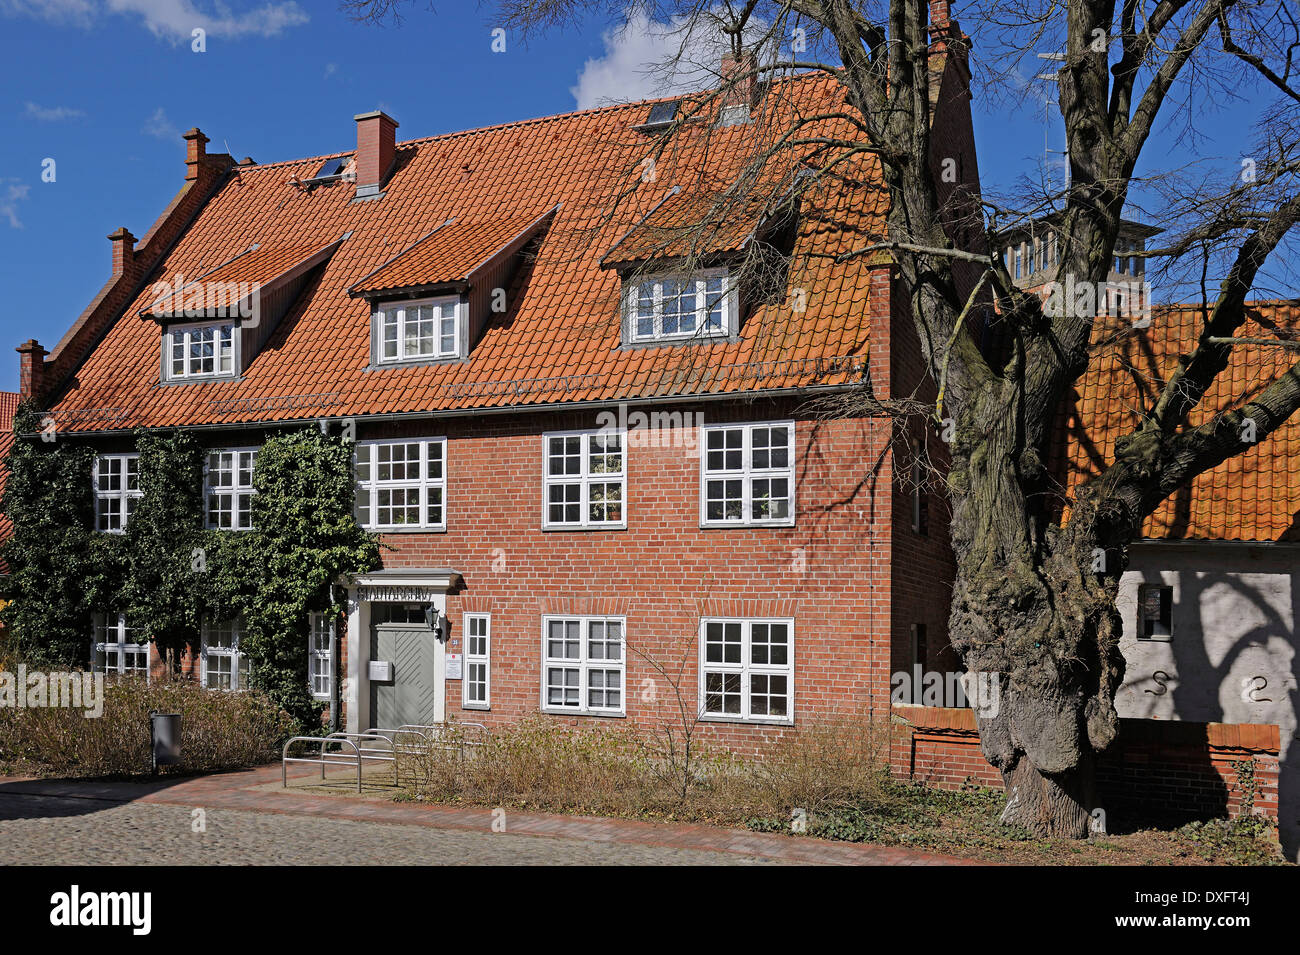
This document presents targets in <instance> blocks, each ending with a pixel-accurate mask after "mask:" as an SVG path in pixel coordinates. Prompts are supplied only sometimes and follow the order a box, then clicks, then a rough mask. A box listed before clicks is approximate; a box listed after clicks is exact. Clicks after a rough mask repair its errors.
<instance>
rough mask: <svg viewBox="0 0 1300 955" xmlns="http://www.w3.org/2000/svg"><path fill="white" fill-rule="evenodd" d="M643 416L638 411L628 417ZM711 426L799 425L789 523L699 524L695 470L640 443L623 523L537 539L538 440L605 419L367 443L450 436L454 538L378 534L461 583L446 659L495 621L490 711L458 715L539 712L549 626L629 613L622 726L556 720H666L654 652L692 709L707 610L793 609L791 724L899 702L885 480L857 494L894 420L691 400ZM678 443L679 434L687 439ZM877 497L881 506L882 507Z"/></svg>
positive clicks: (745, 745) (448, 428)
mask: <svg viewBox="0 0 1300 955" xmlns="http://www.w3.org/2000/svg"><path fill="white" fill-rule="evenodd" d="M632 410H636V409H635V408H634V409H632ZM680 410H682V411H701V410H702V411H703V412H704V415H705V423H722V422H724V421H766V420H778V419H784V418H789V417H797V418H798V420H797V423H796V429H795V440H796V468H795V471H796V479H797V483H796V487H797V491H796V524H795V526H794V527H793V528H778V529H773V528H726V529H713V528H709V529H702V528H700V526H699V494H700V479H699V460H698V458H697V457H695V456H694V454H692V453H689V452H688V451H686V450H684V449H683V448H682V447H674V446H672V443H673V440H674V437H673V433H672V432H668V433H667V435H666V438H665V439H663V444H666V445H667V446H662V445H661V446H660V447H631V448H629V451H628V458H627V475H628V480H627V509H628V529H627V530H601V531H542V530H541V529H540V528H541V519H542V516H541V500H542V447H541V445H542V441H541V434H542V433H543V432H546V431H552V430H556V431H558V430H569V429H579V428H595V427H598V422H597V420H596V417H595V412H586V413H583V414H577V413H567V414H550V415H533V416H529V417H526V418H523V417H512V418H509V419H507V418H495V417H482V418H477V419H453V420H450V421H444V422H442V423H439V424H427V425H419V424H405V425H403V426H401V427H400V428H399V427H387V428H384V429H383V430H382V431H378V430H373V429H367V428H365V427H363V428H362V429H361V430H360V431H359V433H358V439H360V440H366V439H369V438H375V437H380V436H394V435H398V434H405V435H411V436H415V435H425V436H429V437H434V436H440V435H444V434H445V435H446V436H447V438H448V449H447V460H448V490H447V500H448V512H447V513H448V530H447V531H446V532H445V533H409V534H385V535H384V536H383V543H384V547H385V550H384V554H383V559H384V565H385V567H389V568H395V567H434V568H436V567H450V568H453V569H455V570H457V571H459V572H460V573H461V574H462V575H463V578H464V583H463V586H461V587H460V588H459V589H458V590H457V591H456V592H455V593H453V594H452V595H450V596H449V598H448V604H447V612H448V617H449V619H450V621H451V625H452V631H451V638H452V640H453V641H455V642H454V643H452V644H450V645H449V647H448V649H449V651H450V652H457V653H463V651H464V641H463V621H462V615H463V614H464V613H466V612H488V613H491V614H492V653H491V680H492V685H491V710H490V711H489V712H484V711H481V710H465V711H463V712H462V710H461V707H460V700H461V685H460V681H455V680H450V681H448V682H447V699H448V713H449V714H455V715H456V716H457V717H459V718H462V719H466V720H473V721H476V722H483V723H487V724H489V725H500V724H502V723H506V722H512V721H515V720H518V719H519V718H521V717H523V716H525V715H528V714H531V713H535V712H537V711H538V710H539V709H540V697H541V669H542V667H541V620H542V616H543V614H547V613H569V612H572V613H600V614H606V613H608V614H622V615H626V617H627V641H628V644H629V648H630V652H629V653H628V662H627V673H626V687H627V704H626V706H627V714H628V718H627V719H620V718H611V717H604V716H574V715H568V714H566V715H563V716H555V717H553V718H554V719H557V720H563V721H567V722H572V723H575V724H581V725H595V724H606V725H614V726H624V725H628V724H634V725H638V726H641V727H642V728H646V727H653V726H655V725H660V724H662V723H664V722H669V721H672V720H674V719H676V717H675V716H674V710H675V701H676V696H675V693H674V691H673V690H672V685H671V682H670V681H668V680H666V679H665V677H664V676H663V675H662V674H659V673H657V672H656V670H655V668H654V667H653V666H652V665H651V664H650V663H649V662H647V661H646V660H645V659H644V658H643V655H648V656H649V657H650V658H651V659H652V660H654V661H656V662H659V663H660V664H662V665H665V666H666V668H667V669H669V670H671V671H672V672H674V673H676V672H677V671H678V669H679V668H680V672H681V674H682V675H681V679H680V681H679V685H680V686H681V687H682V688H683V691H684V694H685V696H686V697H687V698H688V699H689V700H690V701H691V706H692V707H693V706H694V701H695V698H696V686H697V672H698V671H697V663H698V659H699V651H698V642H697V632H698V625H699V619H700V618H701V617H703V616H724V615H726V616H754V617H783V616H788V617H793V618H794V621H795V634H794V641H795V676H794V704H793V709H794V714H795V720H796V727H797V726H799V725H807V724H808V723H809V722H810V721H815V720H819V719H823V718H827V717H830V716H831V715H833V714H837V713H838V714H842V715H846V716H847V715H849V714H861V715H864V716H865V715H869V714H871V713H872V712H880V711H882V710H883V708H884V707H885V706H887V700H888V658H889V644H888V641H889V613H890V592H889V588H890V574H891V571H890V563H889V561H890V547H889V539H890V529H889V521H890V506H889V500H888V497H889V485H888V483H887V482H886V483H885V484H884V485H883V486H880V487H878V488H876V489H875V490H870V491H862V490H861V484H862V476H863V472H864V462H866V461H872V460H874V459H875V458H876V457H877V456H878V454H879V452H880V449H881V447H882V443H883V442H884V441H885V440H886V439H887V436H888V433H889V427H888V424H887V423H885V422H879V421H870V420H862V419H851V420H838V421H816V420H812V419H809V418H808V417H807V416H806V415H805V416H802V417H799V416H796V415H795V406H794V405H792V404H791V403H789V402H786V403H775V402H766V401H764V402H757V401H756V402H752V403H745V404H738V405H734V406H730V407H724V406H722V405H719V404H709V405H706V406H686V407H682V408H681V409H680ZM679 440H680V439H679ZM882 495H883V498H882ZM702 732H703V734H704V735H705V736H706V737H708V738H710V739H712V740H714V741H717V742H719V743H725V744H726V745H728V746H731V747H734V748H736V749H738V750H741V751H745V750H753V749H754V748H756V747H758V746H759V745H760V744H761V742H762V741H763V740H764V739H769V738H772V737H774V736H778V735H780V734H782V733H784V732H786V730H785V729H784V728H781V727H758V726H753V725H734V724H709V725H708V726H707V727H706V728H705V729H704V730H703V731H702Z"/></svg>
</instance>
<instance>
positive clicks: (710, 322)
mask: <svg viewBox="0 0 1300 955" xmlns="http://www.w3.org/2000/svg"><path fill="white" fill-rule="evenodd" d="M736 302H737V297H736V294H735V289H734V288H733V285H732V281H731V277H730V276H729V275H728V274H727V272H726V270H725V269H709V270H707V271H703V272H698V273H695V274H693V275H660V276H653V277H647V278H645V279H643V280H642V281H639V282H635V283H631V284H629V285H628V287H627V290H626V291H625V293H624V309H625V312H626V315H627V327H628V339H629V340H630V341H633V342H656V341H682V340H686V339H691V338H718V337H725V336H727V335H730V334H731V333H732V332H733V331H734V330H735V328H736V325H737V321H736V318H737V315H736V312H737V305H736Z"/></svg>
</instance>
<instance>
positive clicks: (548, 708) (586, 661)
mask: <svg viewBox="0 0 1300 955" xmlns="http://www.w3.org/2000/svg"><path fill="white" fill-rule="evenodd" d="M555 622H562V623H566V624H567V623H575V622H576V623H577V624H578V656H577V657H552V656H551V655H550V648H549V646H548V642H549V641H548V638H549V636H550V628H551V624H552V623H555ZM593 623H602V624H611V623H616V624H618V626H619V658H618V660H617V661H616V662H613V661H611V660H610V659H609V658H599V657H591V656H590V638H591V624H593ZM557 668H558V669H566V670H577V671H578V705H577V706H565V705H563V704H555V703H551V702H549V701H548V699H547V697H548V695H549V694H548V692H547V691H548V689H549V686H548V677H549V675H550V674H549V671H550V670H551V669H557ZM614 669H617V670H618V672H619V685H618V700H619V705H618V707H617V708H614V707H594V706H591V705H590V704H589V696H588V692H589V690H590V689H591V685H590V679H591V672H592V671H593V670H604V671H607V672H608V671H610V670H614ZM541 689H542V696H541V708H542V712H543V713H569V714H575V715H578V716H626V715H627V618H626V617H622V616H606V615H602V614H549V615H546V616H543V617H542V687H541ZM604 689H606V690H608V689H609V687H608V686H606V687H604Z"/></svg>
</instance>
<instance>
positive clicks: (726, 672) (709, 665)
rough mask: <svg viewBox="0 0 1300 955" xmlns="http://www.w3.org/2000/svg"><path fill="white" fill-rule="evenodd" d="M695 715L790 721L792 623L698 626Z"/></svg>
mask: <svg viewBox="0 0 1300 955" xmlns="http://www.w3.org/2000/svg"><path fill="white" fill-rule="evenodd" d="M700 715H701V717H702V718H703V719H709V720H745V721H750V722H756V723H793V722H794V621H793V620H789V619H771V620H765V619H764V620H741V619H735V618H725V617H724V618H715V619H706V620H703V621H701V623H700Z"/></svg>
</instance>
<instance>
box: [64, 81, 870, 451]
mask: <svg viewBox="0 0 1300 955" xmlns="http://www.w3.org/2000/svg"><path fill="white" fill-rule="evenodd" d="M778 90H779V91H780V95H779V96H778V94H777V92H776V91H778ZM767 95H768V100H769V102H768V104H767V106H765V111H766V112H767V113H769V114H771V113H773V112H775V113H777V116H776V119H775V121H776V122H778V123H785V124H787V125H788V123H789V122H790V120H791V119H793V118H794V117H799V116H810V115H813V114H827V115H830V114H834V113H842V112H843V111H844V110H845V109H846V108H847V107H845V105H844V102H843V92H842V90H841V89H839V88H838V86H837V85H836V84H835V83H834V81H833V80H830V79H827V78H822V77H812V76H809V77H805V78H801V79H796V80H791V81H788V82H786V83H784V84H776V86H774V91H773V92H769V93H768V94H767ZM774 104H775V105H774ZM830 107H833V108H830ZM646 108H647V104H646V103H640V104H633V105H628V106H613V107H607V108H602V109H595V110H587V111H584V112H577V113H570V114H566V115H560V116H551V117H546V118H542V119H535V120H529V121H525V122H517V123H509V124H506V125H503V126H495V127H490V128H486V129H478V130H473V131H469V132H464V133H453V134H449V135H444V136H436V137H432V138H428V139H417V140H412V141H409V142H404V143H398V145H397V149H396V160H395V162H394V172H393V173H392V175H391V178H390V179H389V180H388V182H387V183H386V185H385V187H384V193H383V195H382V197H380V198H376V199H369V200H362V201H359V200H357V199H356V198H355V190H354V188H353V187H352V186H351V185H350V184H349V183H348V182H346V181H344V180H338V181H334V182H331V183H325V184H322V185H319V186H316V187H315V188H311V189H303V188H299V186H300V184H301V180H303V179H304V178H306V177H310V176H311V175H313V174H314V173H315V172H316V171H317V170H318V169H320V168H321V167H322V163H323V161H324V160H326V159H328V158H330V157H325V156H313V157H311V158H307V159H301V160H295V161H292V162H281V163H271V164H266V165H240V166H239V167H237V169H236V170H235V171H234V172H233V173H231V174H230V176H229V179H228V181H226V182H225V183H224V184H223V185H222V186H221V187H220V188H219V189H218V190H217V191H216V192H215V194H214V195H213V197H212V198H211V199H210V200H209V201H208V202H207V203H206V204H205V206H204V207H203V208H202V210H201V211H200V212H199V214H198V215H197V217H196V218H195V220H194V221H193V223H192V224H191V225H190V226H189V227H188V229H186V231H185V233H184V234H183V235H182V236H181V237H180V239H179V240H178V241H177V242H176V244H175V246H174V247H173V248H172V249H171V250H170V251H169V252H168V253H167V254H166V256H165V258H164V260H163V261H162V263H161V265H160V266H159V267H158V268H157V269H155V270H154V272H153V273H152V274H151V275H150V276H149V277H148V280H147V281H148V283H155V282H158V281H168V282H170V281H172V280H173V276H175V275H182V276H185V277H186V278H187V279H188V278H189V277H191V276H203V275H224V274H226V273H228V272H230V273H233V272H237V271H239V270H240V269H241V268H242V266H241V265H240V264H239V263H240V262H241V261H243V262H244V264H245V265H247V264H249V263H253V264H257V265H258V269H257V271H258V272H259V273H260V272H261V271H263V270H264V269H263V267H265V271H274V270H275V269H277V268H280V267H281V265H284V264H285V263H289V262H290V261H291V260H294V259H295V257H296V256H298V254H299V253H300V252H302V251H303V250H312V249H317V250H319V249H323V248H325V247H327V246H328V245H329V244H330V243H334V242H337V241H338V240H339V238H340V236H343V235H345V234H349V237H348V238H347V239H346V241H343V242H342V244H341V245H339V247H338V249H337V250H336V251H335V252H334V254H333V255H332V256H331V257H330V258H329V259H328V261H327V262H325V263H324V265H323V267H322V268H321V269H320V271H319V273H318V274H316V275H314V276H313V277H312V278H311V279H310V280H309V281H308V282H306V283H305V285H304V287H303V289H302V291H301V293H300V294H299V295H298V298H297V300H296V301H295V302H294V303H293V304H292V306H291V307H289V309H288V311H287V313H286V314H285V315H284V316H283V318H282V319H280V320H279V322H278V324H277V325H276V327H275V329H274V331H273V332H272V333H271V335H270V337H269V339H268V340H267V341H266V344H265V347H263V348H261V349H260V350H259V352H258V353H257V354H256V355H253V356H252V357H251V360H249V361H247V362H246V363H245V367H244V368H243V372H242V374H241V376H240V377H239V378H238V379H237V380H230V381H212V382H204V383H194V384H183V385H161V384H160V383H159V347H160V341H159V336H160V332H159V329H158V327H157V325H156V324H155V323H153V322H149V321H141V320H140V319H139V318H138V317H137V316H138V315H140V313H141V312H142V311H143V310H145V309H147V308H149V307H150V306H151V305H152V303H153V301H154V299H155V298H156V297H157V296H156V295H151V294H150V290H149V288H148V287H146V288H144V289H143V290H142V291H141V293H140V295H138V296H137V297H136V300H135V301H134V302H132V303H131V304H130V305H129V306H128V307H127V308H126V310H125V315H126V316H129V318H130V320H122V319H119V320H117V321H116V322H115V323H113V325H112V326H111V327H110V328H109V329H108V330H107V332H106V334H105V335H104V337H103V340H102V341H101V342H99V343H98V345H96V347H95V348H94V349H93V350H92V351H91V352H90V354H89V355H88V357H87V358H86V359H85V360H84V362H82V364H81V365H80V366H79V367H77V368H75V369H74V370H73V372H72V374H71V375H70V376H69V377H68V379H67V382H66V383H65V384H63V385H62V386H60V390H59V391H57V392H56V393H55V394H54V395H53V398H52V408H53V410H54V412H55V414H56V417H57V419H58V421H59V427H60V430H61V431H65V432H66V431H78V430H80V431H93V430H120V429H124V428H134V427H139V426H147V427H159V426H176V425H198V424H223V423H231V424H233V423H240V422H258V421H267V420H286V419H294V418H305V419H311V418H319V417H322V416H331V417H337V416H352V415H355V416H364V415H377V414H390V413H408V412H411V413H414V412H441V411H454V410H460V409H465V410H473V409H489V408H504V407H510V408H521V409H522V408H527V407H530V406H537V405H547V404H551V403H555V402H578V401H596V400H600V401H616V400H642V399H653V398H657V397H663V396H678V395H709V394H727V393H735V392H742V391H745V392H752V391H755V390H765V389H785V388H794V387H806V386H816V385H833V384H840V383H845V382H847V381H850V380H856V379H857V378H858V377H860V374H861V366H862V364H863V362H862V359H863V357H864V356H865V353H866V349H867V330H868V320H869V319H868V316H869V309H868V308H867V295H868V288H869V286H870V273H871V269H872V268H873V267H876V266H878V265H879V262H877V261H875V260H871V261H868V260H867V259H866V258H865V257H861V258H851V259H849V260H847V261H842V262H837V261H836V258H835V257H836V256H837V255H839V254H840V253H843V252H846V251H849V250H851V249H854V248H858V247H860V246H861V245H862V244H863V243H864V242H869V241H870V238H869V237H870V236H872V235H879V234H881V233H882V232H883V226H882V224H881V222H880V212H881V210H882V208H883V206H882V197H883V195H884V190H883V188H882V186H881V179H880V176H879V172H878V166H877V165H876V162H875V160H874V159H872V158H870V157H864V158H863V159H862V160H861V162H860V163H859V164H858V165H857V166H856V167H855V168H853V169H850V168H847V167H841V168H840V170H839V172H840V175H839V176H837V177H830V176H827V177H825V181H824V182H823V183H822V184H820V185H817V186H815V187H814V192H813V194H812V195H811V196H810V198H809V199H808V200H806V201H805V211H807V210H811V212H812V214H808V215H803V214H801V217H800V220H799V222H800V224H799V226H798V228H797V235H795V237H794V239H793V243H794V245H793V248H794V256H793V261H792V264H791V267H790V274H789V278H788V284H789V287H790V288H791V289H799V290H801V292H802V295H801V296H800V304H801V305H803V304H805V303H806V308H803V309H800V310H795V309H792V308H791V307H790V306H789V305H788V304H786V303H785V302H780V303H775V302H769V303H767V304H758V305H757V306H756V307H755V308H753V309H752V310H751V311H750V312H749V314H748V315H747V317H746V319H745V322H744V325H743V327H742V329H741V330H740V333H739V335H738V337H737V338H736V339H735V340H726V341H722V340H718V341H715V342H709V343H693V344H691V345H688V346H676V347H673V346H665V347H636V348H625V347H623V345H622V342H621V326H620V314H619V311H620V310H619V301H620V291H621V285H620V282H621V279H620V276H619V274H618V273H617V271H616V270H613V269H602V268H601V266H600V260H601V258H602V257H603V256H605V255H606V253H608V252H609V251H610V250H611V249H613V248H614V246H615V244H616V243H617V242H618V240H619V239H620V238H621V237H623V236H624V235H626V234H627V233H628V231H629V229H631V228H632V227H633V226H635V225H636V224H637V222H638V221H639V220H640V219H641V218H642V217H643V216H644V215H645V213H646V212H648V211H649V210H650V209H651V208H652V207H653V206H654V205H655V204H656V203H657V202H659V201H660V200H661V199H662V197H663V196H664V194H665V193H666V192H667V191H668V190H670V189H671V188H672V187H673V186H675V185H676V186H680V187H681V189H682V192H683V193H688V194H710V193H717V192H720V191H721V190H723V189H725V187H726V185H727V184H728V183H731V182H734V181H735V179H736V175H737V170H738V169H740V168H741V167H742V166H743V164H744V162H745V160H746V159H748V158H749V157H751V156H752V155H753V154H754V152H755V150H756V149H757V148H758V146H757V145H756V142H761V136H762V132H761V124H759V123H757V122H755V123H752V124H743V123H741V124H736V125H731V126H727V127H714V126H712V125H711V124H709V123H706V122H700V123H696V124H687V125H686V126H685V127H684V128H683V134H682V136H681V137H680V138H679V139H678V141H677V142H676V143H675V144H674V146H673V148H672V149H670V150H667V151H665V153H664V154H663V155H661V156H660V157H659V158H658V160H657V163H656V166H655V171H654V175H653V176H650V177H646V176H645V175H644V167H643V166H642V165H640V161H641V159H642V158H643V157H644V156H645V154H646V151H647V142H648V140H647V138H646V136H645V134H644V133H642V132H638V131H637V130H636V129H635V126H636V124H638V123H640V122H641V121H642V120H643V119H644V118H645V114H646ZM782 111H784V112H785V113H788V114H789V115H788V116H786V117H784V118H783V117H782V115H780V114H781V112H782ZM840 125H844V121H843V120H840V119H828V120H824V121H819V124H814V125H812V126H808V127H805V129H804V132H805V133H806V134H807V138H809V139H813V138H814V137H815V132H816V130H818V129H820V130H821V131H822V132H823V133H825V134H827V135H833V134H841V135H850V134H851V131H850V130H849V129H848V128H847V126H846V125H845V128H843V129H840V128H839V126H840ZM769 132H770V129H769ZM810 148H811V147H810ZM350 152H351V150H349V153H350ZM338 155H345V154H344V153H340V154H338ZM784 161H785V162H786V163H787V164H788V167H789V168H786V169H777V168H773V170H772V176H773V178H774V179H781V178H782V177H783V176H784V177H786V178H788V177H789V176H791V175H793V174H794V171H795V167H797V166H798V165H800V164H799V163H796V161H795V159H794V158H793V157H787V158H786V159H785V160H784ZM647 179H649V180H650V181H645V180H647ZM295 180H297V182H295ZM625 193H626V194H628V197H627V198H626V200H625V201H623V202H621V203H620V204H617V205H616V203H615V197H617V196H620V195H623V194H625ZM557 206H558V209H557V208H556V207H557ZM552 209H554V210H556V211H555V212H554V219H553V221H551V222H550V223H549V224H548V225H547V227H546V228H545V229H544V230H542V231H541V233H540V234H539V238H538V240H537V241H536V242H535V243H534V245H535V248H533V247H530V248H529V250H528V254H527V255H526V256H525V258H526V260H527V261H526V264H524V265H523V266H521V267H520V268H519V269H518V271H517V273H516V277H515V280H514V287H513V288H511V289H510V290H509V296H508V301H509V307H508V310H507V311H506V312H505V313H504V314H500V315H493V316H492V317H491V320H490V321H489V322H488V323H487V325H486V327H485V328H484V330H483V331H482V333H481V335H480V337H479V339H478V340H477V341H475V342H474V343H473V344H472V348H471V351H470V354H469V357H468V359H466V360H464V361H456V362H450V363H443V364H432V365H422V366H409V367H392V368H383V369H372V368H369V367H368V366H369V365H370V364H371V362H370V357H371V356H370V347H371V336H370V325H371V304H370V302H368V301H367V300H366V297H367V296H369V297H373V294H372V293H376V292H381V291H383V290H384V289H385V288H399V287H401V288H404V287H410V286H412V285H416V286H418V285H421V284H431V283H435V282H440V281H450V280H453V279H455V278H461V277H464V276H465V275H467V274H468V270H471V269H472V268H473V266H474V264H475V263H476V261H477V260H478V259H479V257H480V256H481V255H490V254H491V253H492V250H493V249H495V248H498V247H499V246H500V244H501V243H503V242H506V241H508V240H509V238H510V237H511V236H512V235H518V234H519V233H520V230H521V229H525V228H527V226H528V224H529V223H533V222H535V221H536V220H537V218H538V217H539V216H540V215H542V214H543V213H545V212H547V211H548V210H552ZM744 234H748V233H747V232H746V233H744ZM255 244H256V245H257V250H256V251H254V252H249V251H248V250H249V249H250V247H252V246H253V245H255ZM241 254H242V255H241ZM272 260H274V261H272ZM214 270H216V271H214ZM361 293H365V294H361Z"/></svg>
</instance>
